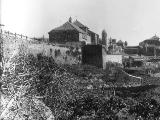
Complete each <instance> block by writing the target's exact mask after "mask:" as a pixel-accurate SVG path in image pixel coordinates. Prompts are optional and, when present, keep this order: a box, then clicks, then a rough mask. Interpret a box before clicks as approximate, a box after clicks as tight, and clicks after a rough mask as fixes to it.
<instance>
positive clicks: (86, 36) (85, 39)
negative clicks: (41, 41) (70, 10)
mask: <svg viewBox="0 0 160 120" xmlns="http://www.w3.org/2000/svg"><path fill="white" fill-rule="evenodd" d="M48 34H49V42H51V43H58V44H66V43H68V42H72V43H83V44H98V39H99V36H98V35H97V34H96V33H94V32H92V31H91V30H89V28H88V27H87V26H85V25H83V24H82V23H80V22H79V21H78V20H76V21H74V22H72V18H71V17H70V19H69V21H67V22H66V23H64V24H63V25H61V26H59V27H57V28H54V29H53V30H51V31H50V32H49V33H48Z"/></svg>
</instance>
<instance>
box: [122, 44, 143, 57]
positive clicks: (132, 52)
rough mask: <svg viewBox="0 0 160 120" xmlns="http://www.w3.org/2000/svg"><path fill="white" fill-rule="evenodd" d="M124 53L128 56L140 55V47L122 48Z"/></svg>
mask: <svg viewBox="0 0 160 120" xmlns="http://www.w3.org/2000/svg"><path fill="white" fill-rule="evenodd" d="M124 53H125V54H128V55H131V56H133V55H139V54H140V47H139V46H127V47H125V48H124Z"/></svg>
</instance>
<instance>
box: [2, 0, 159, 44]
mask: <svg viewBox="0 0 160 120" xmlns="http://www.w3.org/2000/svg"><path fill="white" fill-rule="evenodd" d="M159 5H160V0H0V19H1V20H0V22H1V23H2V24H4V25H5V26H4V27H3V29H5V30H9V31H11V32H13V33H15V32H16V33H18V34H24V35H27V36H30V37H42V36H43V35H45V37H48V32H49V31H50V30H52V29H53V28H55V27H58V26H60V25H62V24H63V23H65V22H66V21H68V19H69V17H70V16H71V17H72V19H73V21H74V20H76V19H77V20H79V21H80V22H81V23H83V24H84V25H87V26H88V27H89V28H90V30H92V31H94V32H96V33H98V34H99V35H100V37H101V32H102V30H103V29H105V30H106V32H107V34H108V38H109V37H112V38H115V39H117V40H120V39H121V40H122V41H127V42H128V45H131V46H133V45H138V44H139V42H141V41H143V40H145V39H147V38H150V37H152V36H154V35H155V34H156V35H157V36H160V6H159Z"/></svg>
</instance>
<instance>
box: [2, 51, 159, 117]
mask: <svg viewBox="0 0 160 120" xmlns="http://www.w3.org/2000/svg"><path fill="white" fill-rule="evenodd" d="M12 62H13V63H14V65H15V69H9V70H8V71H6V72H5V73H4V74H5V77H3V90H4V87H6V88H8V89H6V90H4V93H5V94H6V95H10V94H11V95H12V94H14V93H13V92H9V90H11V87H9V86H7V85H8V84H11V85H12V90H13V89H14V91H17V90H18V89H19V87H20V86H21V85H23V86H25V85H26V84H30V86H29V88H28V89H27V90H26V91H25V96H30V97H31V98H32V97H33V96H39V100H41V101H43V103H44V104H45V105H46V106H48V107H49V108H50V109H51V110H52V112H53V115H54V116H55V119H57V120H123V119H131V120H134V119H144V120H147V119H148V120H152V119H153V120H155V119H158V118H159V117H160V116H159V115H160V113H159V110H160V104H159V103H158V101H157V100H155V99H154V97H153V96H154V94H155V93H154V89H153V88H152V89H150V90H148V91H147V92H146V91H145V90H144V91H138V94H137V95H136V96H130V97H129V96H127V95H126V96H121V95H120V92H121V94H124V93H126V91H122V90H115V89H108V90H107V89H104V88H105V86H108V85H107V83H108V82H111V83H112V85H114V83H116V80H114V81H107V74H109V73H107V72H106V71H103V70H101V69H97V68H96V67H92V66H87V65H85V66H79V68H77V69H76V67H77V66H67V65H57V64H56V63H55V61H54V59H53V58H52V57H46V56H43V55H42V54H38V55H37V57H34V56H33V55H31V54H30V55H26V54H24V53H23V52H22V53H19V54H18V55H17V56H15V57H14V58H13V59H12ZM105 80H106V81H105ZM109 87H111V86H109ZM9 88H10V89H9ZM131 92H132V91H129V94H131ZM134 92H135V91H134ZM136 93H137V92H136ZM157 95H158V93H157Z"/></svg>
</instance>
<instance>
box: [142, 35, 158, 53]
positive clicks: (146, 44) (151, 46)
mask: <svg viewBox="0 0 160 120" xmlns="http://www.w3.org/2000/svg"><path fill="white" fill-rule="evenodd" d="M159 39H160V38H159V37H158V36H156V35H155V36H153V37H151V38H149V39H146V40H144V41H142V42H140V43H139V46H140V47H141V48H142V49H141V52H142V54H143V55H145V56H160V41H159Z"/></svg>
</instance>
